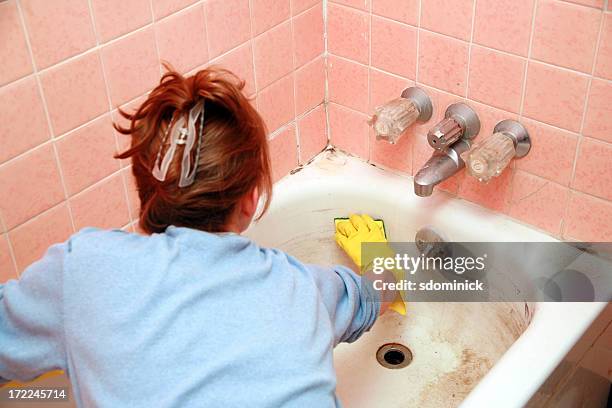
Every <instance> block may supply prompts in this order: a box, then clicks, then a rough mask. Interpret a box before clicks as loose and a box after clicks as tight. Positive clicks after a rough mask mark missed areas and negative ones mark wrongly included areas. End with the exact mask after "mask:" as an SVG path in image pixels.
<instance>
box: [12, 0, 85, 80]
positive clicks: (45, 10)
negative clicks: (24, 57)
mask: <svg viewBox="0 0 612 408" xmlns="http://www.w3.org/2000/svg"><path fill="white" fill-rule="evenodd" d="M20 4H21V7H22V10H23V14H24V19H25V22H26V26H27V30H28V34H29V37H30V44H31V45H32V52H33V54H34V60H35V62H36V66H37V67H38V69H42V68H47V67H49V66H50V65H53V64H55V63H57V62H59V61H62V60H64V59H66V58H68V57H72V56H73V55H76V54H79V53H81V52H83V51H85V50H87V49H88V48H90V47H93V46H94V45H96V39H95V36H94V29H93V24H92V19H91V15H90V13H89V5H88V2H87V0H64V1H60V2H55V1H48V0H21V1H20ZM59 21H61V24H58V22H59Z"/></svg>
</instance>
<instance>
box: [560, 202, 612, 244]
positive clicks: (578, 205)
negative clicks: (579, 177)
mask: <svg viewBox="0 0 612 408" xmlns="http://www.w3.org/2000/svg"><path fill="white" fill-rule="evenodd" d="M563 236H564V238H570V239H575V240H580V241H596V242H597V241H601V242H611V241H612V203H610V202H609V201H605V200H602V199H599V198H596V197H593V196H590V195H587V194H583V193H580V192H572V193H571V195H570V200H569V206H568V209H567V220H566V223H565V231H564V234H563Z"/></svg>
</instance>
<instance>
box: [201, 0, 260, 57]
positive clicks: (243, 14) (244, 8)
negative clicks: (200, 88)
mask: <svg viewBox="0 0 612 408" xmlns="http://www.w3.org/2000/svg"><path fill="white" fill-rule="evenodd" d="M204 7H205V11H206V25H207V28H208V31H207V33H208V49H209V51H210V56H211V57H212V58H215V57H217V56H219V55H221V54H223V53H225V52H227V51H229V50H231V49H232V48H234V47H236V46H237V45H240V44H242V43H243V42H245V41H247V40H248V39H249V38H250V36H251V20H250V17H249V16H250V9H249V0H209V1H207V2H205V3H204ZM228 21H231V22H232V24H228V23H227V22H228Z"/></svg>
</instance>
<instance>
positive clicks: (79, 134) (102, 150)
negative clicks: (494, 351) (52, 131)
mask: <svg viewBox="0 0 612 408" xmlns="http://www.w3.org/2000/svg"><path fill="white" fill-rule="evenodd" d="M55 144H56V147H57V153H58V156H59V162H60V166H61V168H62V174H63V175H64V183H65V185H66V190H67V192H68V195H74V194H76V193H78V192H79V191H81V190H83V189H85V188H87V187H89V186H90V185H92V184H94V183H95V182H96V181H99V180H101V179H103V178H104V177H106V176H108V175H109V174H111V173H113V172H114V171H117V170H119V161H118V160H116V159H115V158H114V157H113V156H114V154H115V153H116V151H117V149H116V147H115V135H114V132H113V126H112V122H111V117H110V114H107V115H105V116H103V117H101V118H100V119H97V120H95V121H93V122H91V123H89V124H87V125H86V126H84V127H82V128H79V129H77V130H75V131H74V132H71V133H69V134H67V135H66V136H64V137H62V138H61V139H60V140H58V141H56V143H55ZM92 163H95V165H93V166H92V165H91V164H92Z"/></svg>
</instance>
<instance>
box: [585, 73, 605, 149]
mask: <svg viewBox="0 0 612 408" xmlns="http://www.w3.org/2000/svg"><path fill="white" fill-rule="evenodd" d="M611 107H612V84H611V83H609V82H606V81H601V80H599V79H593V81H592V83H591V90H590V93H589V101H588V105H587V112H586V119H585V122H584V129H583V131H582V133H583V134H584V135H586V136H592V137H596V138H598V139H601V140H605V141H607V142H612V108H611Z"/></svg>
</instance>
